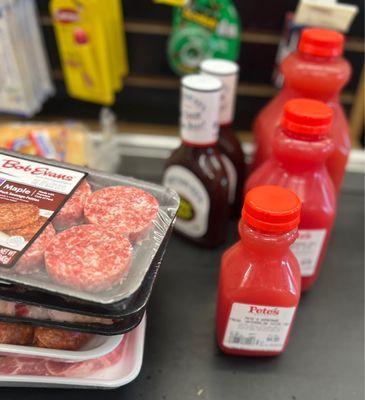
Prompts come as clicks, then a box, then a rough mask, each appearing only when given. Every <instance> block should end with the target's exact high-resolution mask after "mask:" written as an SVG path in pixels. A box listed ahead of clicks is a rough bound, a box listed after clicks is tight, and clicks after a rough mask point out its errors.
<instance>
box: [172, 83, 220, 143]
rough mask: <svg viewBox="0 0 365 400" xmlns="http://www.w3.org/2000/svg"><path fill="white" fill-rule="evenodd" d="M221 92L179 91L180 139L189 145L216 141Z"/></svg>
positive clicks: (187, 89)
mask: <svg viewBox="0 0 365 400" xmlns="http://www.w3.org/2000/svg"><path fill="white" fill-rule="evenodd" d="M220 95H221V90H217V91H210V92H204V91H197V90H192V89H189V88H187V87H185V86H183V87H182V89H181V116H180V127H181V137H182V138H183V140H185V141H187V142H190V143H199V144H208V143H214V142H216V141H217V139H218V128H219V120H218V118H219V101H220Z"/></svg>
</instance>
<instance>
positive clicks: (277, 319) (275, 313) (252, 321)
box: [223, 303, 296, 351]
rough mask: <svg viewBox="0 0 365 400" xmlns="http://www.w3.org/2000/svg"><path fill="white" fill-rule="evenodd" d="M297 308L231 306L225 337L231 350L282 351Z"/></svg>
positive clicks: (226, 343) (249, 305)
mask: <svg viewBox="0 0 365 400" xmlns="http://www.w3.org/2000/svg"><path fill="white" fill-rule="evenodd" d="M295 309H296V307H272V306H258V305H254V304H242V303H233V304H232V308H231V313H230V315H229V319H228V324H227V329H226V332H225V335H224V342H223V344H224V346H225V347H227V348H230V349H242V350H262V351H281V350H282V349H283V347H284V344H285V341H286V338H287V336H288V333H289V329H290V326H291V323H292V321H293V317H294V314H295Z"/></svg>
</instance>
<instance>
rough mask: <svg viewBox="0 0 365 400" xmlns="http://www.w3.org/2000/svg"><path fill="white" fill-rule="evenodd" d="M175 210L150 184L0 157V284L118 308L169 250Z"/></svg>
mask: <svg viewBox="0 0 365 400" xmlns="http://www.w3.org/2000/svg"><path fill="white" fill-rule="evenodd" d="M178 205H179V199H178V196H177V194H176V193H175V192H174V191H172V190H170V189H166V188H164V187H161V186H158V185H155V184H150V183H147V182H143V181H138V180H134V179H131V178H125V177H122V176H118V175H110V174H105V173H101V172H97V171H93V170H88V169H86V168H79V167H77V168H76V167H74V166H71V165H67V164H63V163H58V162H53V161H48V160H47V161H46V160H43V159H40V158H35V157H31V156H24V155H20V154H17V153H12V152H0V280H1V281H4V282H8V283H10V284H12V285H15V286H17V287H21V288H22V290H23V291H24V292H26V291H37V290H38V291H41V292H42V293H48V294H51V295H52V294H54V295H57V296H64V298H65V299H73V300H81V301H83V302H84V303H90V304H95V305H97V304H102V305H108V304H113V303H115V302H120V301H122V300H123V299H126V298H127V297H129V296H131V295H132V294H133V293H135V292H136V291H137V290H138V289H139V287H140V285H141V283H142V281H143V279H144V277H145V274H146V273H147V271H148V270H149V268H150V267H151V265H152V263H153V261H154V259H155V257H156V255H157V254H158V253H161V251H162V250H163V249H164V247H165V246H166V244H167V243H166V242H167V236H168V233H169V231H170V230H171V227H172V224H173V222H174V218H175V215H176V212H177V209H178ZM162 252H163V251H162ZM18 292H19V291H18ZM0 294H1V289H0ZM20 297H21V296H20ZM46 306H47V305H46Z"/></svg>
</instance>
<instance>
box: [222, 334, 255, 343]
mask: <svg viewBox="0 0 365 400" xmlns="http://www.w3.org/2000/svg"><path fill="white" fill-rule="evenodd" d="M228 343H231V344H242V345H246V346H249V345H254V344H256V338H255V337H254V336H243V335H241V334H240V333H239V332H230V334H229V338H228Z"/></svg>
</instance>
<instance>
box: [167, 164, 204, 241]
mask: <svg viewBox="0 0 365 400" xmlns="http://www.w3.org/2000/svg"><path fill="white" fill-rule="evenodd" d="M163 184H164V186H167V187H169V188H171V189H174V190H176V192H177V193H178V194H179V196H180V207H179V211H178V213H177V218H176V223H175V228H176V229H177V230H178V231H180V232H182V233H184V234H185V235H188V236H191V237H193V238H199V237H202V236H204V235H205V234H206V233H207V230H208V221H209V211H210V198H209V195H208V192H207V190H206V188H205V186H204V185H203V183H202V182H201V181H200V179H199V178H197V176H196V175H195V174H193V173H192V172H191V171H190V170H188V169H187V168H185V167H182V166H179V165H173V166H171V167H168V168H167V169H166V171H165V174H164V177H163Z"/></svg>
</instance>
